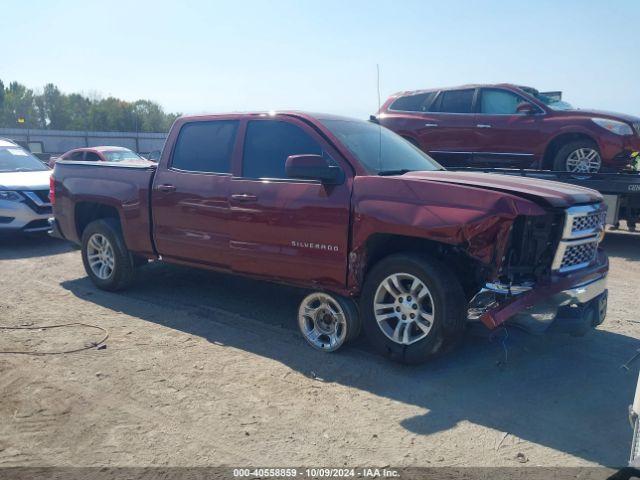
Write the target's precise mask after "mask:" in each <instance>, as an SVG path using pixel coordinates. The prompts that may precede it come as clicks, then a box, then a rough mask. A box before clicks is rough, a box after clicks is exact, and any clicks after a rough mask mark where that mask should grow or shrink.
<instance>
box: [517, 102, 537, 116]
mask: <svg viewBox="0 0 640 480" xmlns="http://www.w3.org/2000/svg"><path fill="white" fill-rule="evenodd" d="M516 112H518V113H523V114H525V115H533V114H534V113H536V110H535V108H534V107H533V105H531V104H530V103H529V102H520V103H519V104H518V106H517V107H516Z"/></svg>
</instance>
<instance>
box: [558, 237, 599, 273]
mask: <svg viewBox="0 0 640 480" xmlns="http://www.w3.org/2000/svg"><path fill="white" fill-rule="evenodd" d="M597 249H598V241H597V240H595V241H592V242H589V243H582V244H580V245H572V246H569V247H567V249H566V250H565V252H564V255H563V256H562V264H561V265H560V270H561V271H568V270H573V269H575V268H579V267H581V266H584V265H588V264H589V263H591V261H592V260H593V259H594V257H595V256H596V250H597Z"/></svg>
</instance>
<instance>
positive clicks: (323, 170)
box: [284, 155, 342, 185]
mask: <svg viewBox="0 0 640 480" xmlns="http://www.w3.org/2000/svg"><path fill="white" fill-rule="evenodd" d="M284 171H285V173H286V174H287V177H289V178H302V179H306V180H320V181H321V182H322V183H325V184H327V185H335V184H338V183H341V181H342V170H341V169H340V167H337V166H335V165H329V162H327V160H326V159H325V158H324V157H323V156H322V155H291V156H290V157H287V162H286V163H285V166H284Z"/></svg>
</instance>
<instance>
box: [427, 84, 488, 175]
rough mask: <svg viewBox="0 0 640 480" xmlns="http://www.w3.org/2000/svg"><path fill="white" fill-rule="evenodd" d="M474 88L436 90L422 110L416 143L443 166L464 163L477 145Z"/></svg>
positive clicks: (470, 157)
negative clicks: (419, 132) (435, 95)
mask: <svg viewBox="0 0 640 480" xmlns="http://www.w3.org/2000/svg"><path fill="white" fill-rule="evenodd" d="M475 98H476V89H475V88H465V89H460V90H445V91H442V92H440V94H439V95H438V96H437V98H436V99H435V100H434V101H433V103H432V104H431V106H430V108H429V112H427V113H426V114H425V116H424V117H425V118H424V122H425V124H424V129H423V131H422V133H421V135H420V143H421V145H422V146H423V149H424V150H425V151H427V152H428V153H429V154H430V155H431V156H433V157H434V158H435V159H436V160H438V161H439V162H440V163H442V164H443V165H445V166H465V165H468V162H469V161H470V160H471V159H472V158H473V152H474V151H475V149H476V148H477V146H478V137H477V131H476V130H477V128H476V115H475V113H474V105H475Z"/></svg>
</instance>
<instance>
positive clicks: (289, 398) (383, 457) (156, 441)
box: [0, 232, 640, 467]
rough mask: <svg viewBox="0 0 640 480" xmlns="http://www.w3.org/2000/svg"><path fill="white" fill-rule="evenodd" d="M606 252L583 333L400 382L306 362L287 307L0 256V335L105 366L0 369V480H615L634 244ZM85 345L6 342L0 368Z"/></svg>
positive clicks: (361, 357)
mask: <svg viewBox="0 0 640 480" xmlns="http://www.w3.org/2000/svg"><path fill="white" fill-rule="evenodd" d="M605 245H606V249H607V250H608V253H609V256H610V259H611V267H612V268H611V274H610V280H609V288H610V303H609V315H608V318H607V320H606V321H605V324H604V325H603V326H602V327H601V328H599V329H598V330H597V331H595V332H592V333H591V334H590V335H588V336H586V337H583V338H573V337H568V336H557V337H532V336H529V335H526V334H523V333H518V332H515V331H512V330H509V331H508V333H509V336H508V338H505V339H504V341H501V338H504V335H502V336H499V337H500V338H494V339H493V340H492V339H489V338H480V337H471V336H468V337H467V338H466V340H465V341H464V343H463V344H462V345H461V346H460V347H459V348H458V349H457V350H454V351H452V352H451V353H449V354H448V355H446V356H444V357H443V358H440V359H438V360H437V361H434V362H432V363H430V364H428V365H424V366H420V367H403V366H399V365H395V364H392V363H390V362H388V361H386V360H384V359H382V358H379V357H377V356H376V355H375V354H373V353H371V352H370V351H369V349H368V348H367V346H366V344H365V343H364V342H362V341H361V342H359V343H358V344H356V345H355V346H353V347H351V348H348V349H346V350H345V351H343V352H340V353H337V354H332V355H327V354H323V353H320V352H316V351H314V350H312V349H311V348H310V347H308V346H306V344H305V343H304V341H303V340H302V339H301V338H300V337H299V336H298V334H297V331H296V329H295V313H296V309H297V303H298V301H299V300H300V299H301V292H299V291H296V290H293V289H289V288H283V287H279V286H274V285H270V284H267V283H261V282H256V281H250V280H245V279H239V278H234V277H231V276H227V275H221V274H214V273H209V272H203V271H196V270H188V269H185V268H178V267H173V266H168V265H163V264H151V265H149V266H147V267H145V268H143V269H141V270H140V272H139V275H138V280H137V282H136V284H135V286H134V287H133V288H132V289H131V290H129V291H126V292H123V293H118V294H112V293H106V292H102V291H99V290H97V289H96V288H94V287H93V285H92V284H91V283H90V282H89V280H88V279H87V278H86V276H85V273H84V271H83V269H82V264H81V260H80V255H79V252H78V251H77V250H75V249H73V248H72V247H71V246H69V245H68V244H65V243H63V242H59V241H56V240H52V239H49V238H27V239H15V238H14V239H4V240H0V285H1V295H0V318H1V321H0V324H2V325H3V326H21V325H22V326H42V325H53V324H63V323H69V322H84V323H88V324H93V325H99V326H101V327H104V328H106V329H107V330H108V331H109V334H110V336H109V339H108V340H107V342H106V343H107V348H106V349H102V350H97V349H95V348H94V349H90V350H86V351H84V352H81V353H74V354H68V355H51V356H27V355H0V395H1V396H2V398H1V399H0V466H23V465H31V466H44V465H55V466H94V465H109V466H116V465H117V466H125V465H127V466H140V465H162V466H165V465H171V466H187V465H188V466H195V465H198V466H200V465H202V466H205V465H207V466H214V465H235V466H247V465H255V466H286V465H290V466H298V465H306V466H336V467H337V466H343V465H348V466H357V465H377V466H383V465H391V466H394V467H401V466H440V465H452V466H467V465H468V466H479V465H485V466H489V465H490V466H517V465H521V462H525V463H526V465H527V466H534V465H546V466H560V465H562V466H568V465H589V464H603V465H623V464H625V463H626V459H627V452H628V447H629V444H630V441H631V429H630V428H629V425H628V422H627V405H628V404H629V403H631V400H632V397H633V391H634V387H635V381H636V373H637V370H638V365H635V368H634V369H633V371H632V372H631V373H625V372H624V371H622V370H621V369H620V365H621V364H622V363H623V362H624V361H625V360H626V359H628V358H629V357H630V356H631V355H632V354H633V353H634V351H635V349H636V348H638V347H640V342H638V337H640V318H638V317H637V315H636V312H637V305H638V296H639V294H640V289H639V288H638V285H640V262H639V261H638V260H640V237H638V236H636V235H632V234H627V233H618V232H615V233H613V232H610V233H608V235H607V239H606V240H605ZM100 337H101V332H99V331H96V330H94V329H90V328H86V327H70V328H60V329H53V330H21V331H15V330H2V331H1V336H0V350H3V351H6V350H29V351H43V350H60V349H74V348H80V347H82V346H84V345H85V344H87V343H89V342H91V341H97V340H99V339H100ZM504 347H506V354H507V356H506V357H505V348H504ZM505 359H506V363H505ZM519 454H521V455H519Z"/></svg>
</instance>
